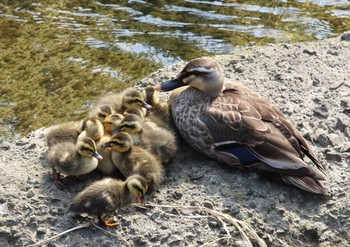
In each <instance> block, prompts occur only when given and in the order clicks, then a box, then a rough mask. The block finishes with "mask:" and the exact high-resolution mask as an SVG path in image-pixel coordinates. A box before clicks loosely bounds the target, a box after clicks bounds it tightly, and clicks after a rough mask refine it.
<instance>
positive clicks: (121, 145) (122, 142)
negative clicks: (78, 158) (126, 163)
mask: <svg viewBox="0 0 350 247" xmlns="http://www.w3.org/2000/svg"><path fill="white" fill-rule="evenodd" d="M132 145H133V143H132V138H131V136H130V135H129V134H128V133H126V132H119V133H117V134H114V135H112V136H111V139H110V141H109V142H106V143H103V144H102V145H101V146H102V147H103V148H111V149H112V150H114V151H117V152H119V153H124V152H127V151H129V150H130V149H131V147H132Z"/></svg>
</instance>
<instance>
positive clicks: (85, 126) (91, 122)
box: [79, 118, 104, 141]
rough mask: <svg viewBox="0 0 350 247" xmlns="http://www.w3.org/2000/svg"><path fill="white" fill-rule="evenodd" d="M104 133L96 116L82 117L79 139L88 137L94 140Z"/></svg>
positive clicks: (97, 139)
mask: <svg viewBox="0 0 350 247" xmlns="http://www.w3.org/2000/svg"><path fill="white" fill-rule="evenodd" d="M103 134H104V128H103V124H102V122H101V121H100V120H98V119H96V118H91V119H90V118H88V119H84V120H83V123H82V127H81V133H80V134H79V139H81V138H84V137H89V138H91V139H92V140H94V141H99V140H100V139H101V138H102V136H103Z"/></svg>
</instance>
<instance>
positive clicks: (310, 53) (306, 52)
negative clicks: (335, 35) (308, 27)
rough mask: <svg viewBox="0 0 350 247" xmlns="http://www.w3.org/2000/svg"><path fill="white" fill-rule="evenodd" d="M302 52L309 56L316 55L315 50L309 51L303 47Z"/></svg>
mask: <svg viewBox="0 0 350 247" xmlns="http://www.w3.org/2000/svg"><path fill="white" fill-rule="evenodd" d="M303 53H305V54H308V55H310V56H316V55H317V53H316V51H309V50H308V49H304V50H303Z"/></svg>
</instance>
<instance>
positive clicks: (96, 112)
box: [86, 104, 114, 122]
mask: <svg viewBox="0 0 350 247" xmlns="http://www.w3.org/2000/svg"><path fill="white" fill-rule="evenodd" d="M111 114H114V110H113V108H112V107H111V106H110V105H108V104H102V105H99V106H97V107H95V108H94V109H92V110H90V111H89V112H88V113H87V116H86V119H94V118H97V119H98V120H100V121H101V122H103V120H104V119H105V118H106V117H107V116H109V115H111Z"/></svg>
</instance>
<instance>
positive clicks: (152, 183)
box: [102, 132, 164, 191]
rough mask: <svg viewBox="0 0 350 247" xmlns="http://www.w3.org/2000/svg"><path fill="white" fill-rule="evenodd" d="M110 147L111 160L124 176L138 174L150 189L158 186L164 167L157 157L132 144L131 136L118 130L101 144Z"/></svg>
mask: <svg viewBox="0 0 350 247" xmlns="http://www.w3.org/2000/svg"><path fill="white" fill-rule="evenodd" d="M102 146H103V147H104V148H110V149H112V150H113V151H112V160H113V163H114V165H115V166H117V167H118V169H119V170H120V171H121V172H122V174H123V175H124V176H125V177H128V176H131V175H133V174H139V175H141V176H142V177H144V178H145V179H146V181H147V183H148V185H149V187H150V191H152V190H153V189H155V188H158V187H159V185H160V183H161V182H162V181H163V179H164V169H163V166H162V165H161V163H160V161H159V159H158V158H157V157H156V156H155V155H153V154H152V153H150V152H148V151H147V150H146V149H144V148H142V147H139V146H134V145H133V141H132V138H131V136H130V135H129V134H128V133H126V132H119V133H117V134H114V135H113V136H112V137H111V140H110V141H109V142H106V143H104V144H103V145H102Z"/></svg>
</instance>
